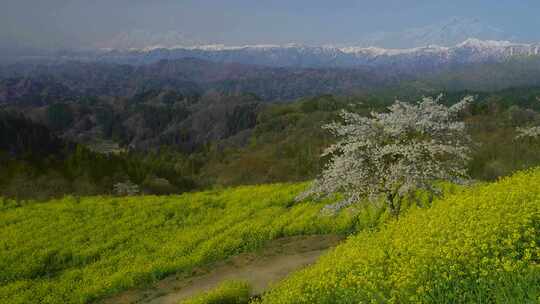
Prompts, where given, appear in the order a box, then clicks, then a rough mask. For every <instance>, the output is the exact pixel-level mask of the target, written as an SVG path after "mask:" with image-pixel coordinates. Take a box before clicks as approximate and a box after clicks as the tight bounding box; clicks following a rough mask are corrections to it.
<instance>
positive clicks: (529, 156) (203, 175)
mask: <svg viewBox="0 0 540 304" xmlns="http://www.w3.org/2000/svg"><path fill="white" fill-rule="evenodd" d="M467 93H472V94H473V95H475V96H477V100H476V101H475V102H474V104H473V106H472V107H471V109H470V110H469V112H468V113H467V114H466V116H465V117H464V118H465V121H466V123H467V126H468V132H469V133H470V134H471V135H472V136H473V139H474V141H475V142H476V143H477V145H476V146H475V147H474V149H473V150H474V153H473V159H472V160H471V162H470V164H469V173H470V175H471V176H472V177H473V178H475V179H480V180H492V179H495V178H497V177H499V176H505V175H508V174H510V173H511V172H514V171H515V170H519V169H522V168H527V167H530V166H533V165H537V164H540V156H538V153H536V150H535V149H536V147H537V146H538V145H539V143H537V142H536V141H535V140H522V141H516V140H515V139H514V137H515V135H516V134H515V128H516V127H519V126H533V125H540V120H539V119H540V118H539V115H538V113H537V112H536V111H538V110H540V103H538V98H540V97H539V96H540V90H539V89H537V88H530V89H509V90H504V91H499V92H494V93H474V92H463V93H451V94H447V97H446V99H445V102H447V103H450V104H451V103H453V102H456V101H457V100H459V98H461V97H462V96H464V95H465V94H467ZM391 94H392V92H391V91H389V92H387V93H386V95H384V94H381V95H380V96H379V97H374V96H370V95H368V96H356V97H340V96H332V95H322V96H319V97H312V98H302V99H299V100H297V101H295V102H292V103H270V104H269V103H263V102H261V101H260V100H259V99H258V98H257V97H255V96H253V95H229V96H221V95H219V94H214V95H205V96H185V95H181V94H180V93H177V92H174V91H149V92H146V93H145V94H139V95H137V96H135V97H133V98H130V99H112V100H111V99H97V100H94V101H92V102H85V101H79V102H76V101H71V102H60V103H52V104H50V105H44V106H37V107H9V108H8V109H6V111H4V112H3V113H4V114H2V126H3V128H2V138H1V141H2V142H1V147H2V150H3V152H4V153H3V154H2V155H3V156H2V159H1V160H0V161H2V163H3V166H4V167H5V168H6V170H2V172H1V174H0V175H1V176H0V189H1V191H2V193H3V194H4V195H7V196H9V197H20V198H27V197H29V196H33V197H42V198H45V197H50V196H57V195H62V194H66V193H73V194H80V195H85V194H100V193H112V192H113V186H114V185H115V184H117V183H123V182H126V181H130V182H132V183H134V184H136V185H138V186H139V187H140V188H141V189H140V190H141V191H142V192H145V193H155V194H160V193H161V194H166V193H180V192H184V191H190V190H195V189H205V188H208V187H216V186H217V187H219V186H224V185H225V186H231V185H240V184H256V183H267V182H288V181H304V180H309V179H312V178H314V177H315V176H316V175H317V174H318V173H320V172H321V169H322V168H323V166H324V164H325V163H326V161H327V159H325V158H320V154H321V152H322V151H323V149H324V148H325V147H327V146H328V145H329V144H330V143H332V141H333V140H334V139H333V138H332V137H331V136H330V134H329V133H328V132H326V131H325V130H323V129H322V128H321V126H322V125H324V124H325V123H328V122H331V121H333V120H336V119H338V113H339V112H340V111H341V110H342V109H347V110H349V111H353V112H357V113H361V114H368V113H369V112H371V111H381V110H384V108H385V107H386V106H387V105H388V104H389V103H390V102H392V101H393V97H388V96H389V95H391ZM385 96H386V97H385ZM23 116H24V117H26V118H23ZM16 130H20V131H16ZM23 130H28V131H23ZM21 132H22V133H21ZM24 134H27V135H28V136H27V135H24ZM23 135H24V136H23ZM77 143H78V144H79V146H78V147H77ZM45 155H49V156H48V157H43V156H45ZM28 187H31V189H33V190H32V191H27V190H23V189H28Z"/></svg>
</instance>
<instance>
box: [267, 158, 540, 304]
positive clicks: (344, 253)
mask: <svg viewBox="0 0 540 304" xmlns="http://www.w3.org/2000/svg"><path fill="white" fill-rule="evenodd" d="M539 264H540V169H537V170H533V171H528V172H522V173H518V174H516V175H515V176H513V177H510V178H506V179H503V180H501V181H499V182H496V183H493V184H488V185H479V186H475V187H474V188H473V189H470V190H467V191H464V192H462V193H458V194H455V195H451V196H449V197H448V198H446V199H444V200H442V201H440V202H438V203H437V204H436V205H435V206H434V207H432V208H430V209H428V210H421V209H418V210H413V211H411V212H410V213H408V214H407V215H405V216H404V217H403V218H401V219H400V220H399V221H398V222H394V223H391V224H388V226H386V227H384V228H383V229H381V230H380V231H378V232H372V233H370V232H363V233H360V234H358V235H357V236H354V237H352V238H350V239H349V240H348V241H347V242H346V243H344V244H343V245H341V246H339V247H337V248H336V249H335V250H334V251H333V252H331V253H329V254H328V255H326V256H325V257H323V258H322V259H321V260H320V262H318V263H317V264H316V265H314V266H312V267H310V268H307V269H305V270H303V271H301V272H299V273H296V274H295V275H293V276H291V277H290V278H289V279H287V280H285V281H283V282H281V283H280V284H278V286H276V288H275V289H274V290H273V291H271V292H269V293H268V294H267V295H266V296H265V297H264V301H263V302H264V303H272V304H276V303H386V302H393V303H409V302H424V303H426V302H427V303H538V302H539V301H540V265H539Z"/></svg>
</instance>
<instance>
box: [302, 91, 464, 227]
mask: <svg viewBox="0 0 540 304" xmlns="http://www.w3.org/2000/svg"><path fill="white" fill-rule="evenodd" d="M441 98H442V95H440V96H439V97H437V98H436V99H433V98H430V97H429V98H423V99H422V100H421V101H420V102H418V103H415V104H410V103H405V102H401V101H396V102H395V103H394V104H393V105H392V106H390V107H389V108H388V111H387V112H383V113H371V115H370V116H369V117H363V116H361V115H359V114H355V113H350V112H346V111H343V112H342V113H341V118H342V120H343V122H341V123H339V122H334V123H331V124H328V125H325V126H324V128H325V129H328V130H329V131H330V132H332V133H333V134H334V135H335V136H337V138H338V141H337V143H335V144H334V145H332V146H330V147H329V148H327V149H326V150H325V152H324V153H323V156H325V155H328V156H329V157H331V161H330V162H329V164H328V165H327V166H326V168H325V169H324V171H323V172H322V174H321V175H320V177H319V178H318V179H316V180H315V181H314V182H313V184H312V185H311V187H310V188H309V189H308V190H307V191H305V192H303V193H302V194H300V195H299V196H298V197H297V199H298V200H302V199H305V198H307V197H312V198H315V199H322V198H324V197H327V196H330V195H333V194H336V193H340V194H342V195H344V200H342V201H340V202H338V203H336V204H332V205H328V206H326V210H327V211H333V212H335V211H337V210H339V209H341V208H344V207H346V206H349V205H351V204H354V203H361V202H372V203H374V202H380V201H381V199H382V200H384V202H385V204H386V206H387V208H388V210H389V212H390V213H391V214H392V215H394V216H396V217H397V216H399V213H400V210H401V204H402V200H403V198H404V196H405V195H407V194H408V193H411V192H412V191H416V190H418V189H424V190H427V191H429V192H431V193H434V192H436V190H437V189H436V188H435V186H434V182H435V181H438V180H452V181H463V180H466V179H467V177H468V176H467V172H466V165H467V162H468V160H469V154H470V149H469V145H470V137H469V136H468V134H467V133H466V130H465V124H464V122H462V121H459V119H458V116H459V115H458V114H459V112H460V111H462V110H463V109H464V108H465V107H466V106H467V105H468V104H469V103H471V102H472V101H473V97H471V96H467V97H465V98H463V99H462V100H461V101H460V102H458V103H457V104H455V105H453V106H451V107H447V106H445V105H443V104H441V103H440V99H441Z"/></svg>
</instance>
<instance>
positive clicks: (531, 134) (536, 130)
mask: <svg viewBox="0 0 540 304" xmlns="http://www.w3.org/2000/svg"><path fill="white" fill-rule="evenodd" d="M516 132H517V135H516V139H522V138H538V137H539V136H540V127H528V128H516Z"/></svg>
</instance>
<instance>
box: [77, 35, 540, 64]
mask: <svg viewBox="0 0 540 304" xmlns="http://www.w3.org/2000/svg"><path fill="white" fill-rule="evenodd" d="M72 55H73V54H72ZM539 55H540V44H524V43H512V42H509V41H495V40H480V39H475V38H470V39H467V40H465V41H464V42H462V43H459V44H457V45H455V46H452V47H446V46H436V45H428V46H425V47H416V48H409V49H386V48H379V47H337V46H306V45H300V44H287V45H246V46H225V45H200V46H173V47H163V46H160V45H156V46H151V47H145V48H137V49H135V48H131V49H127V50H117V49H102V50H99V51H96V52H91V53H86V54H85V57H84V58H82V57H79V58H78V59H84V60H90V61H104V62H115V63H123V64H135V65H137V64H147V63H153V62H157V61H160V60H175V59H182V58H197V59H203V60H209V61H213V62H220V63H240V64H252V65H263V66H272V67H304V68H305V67H312V68H320V67H340V68H353V67H358V66H392V67H396V68H400V67H401V68H409V67H411V68H434V67H438V66H442V65H449V64H469V63H483V62H500V61H504V60H507V59H509V58H512V57H516V56H539ZM76 56H77V55H76ZM72 59H73V58H72Z"/></svg>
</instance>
